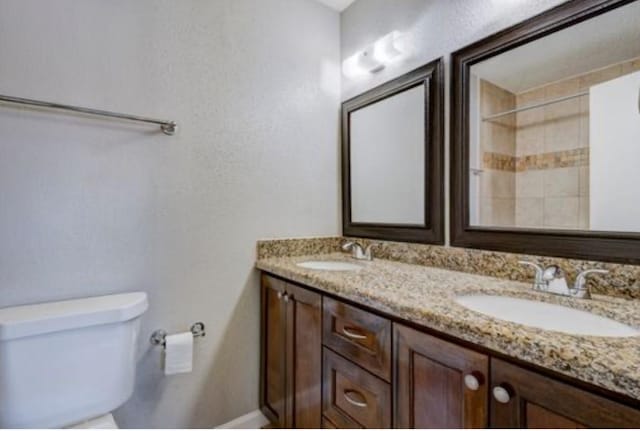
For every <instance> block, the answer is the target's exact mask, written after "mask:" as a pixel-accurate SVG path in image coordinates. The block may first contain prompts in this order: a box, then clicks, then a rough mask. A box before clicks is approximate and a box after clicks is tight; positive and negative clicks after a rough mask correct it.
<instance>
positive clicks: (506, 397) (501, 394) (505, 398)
mask: <svg viewBox="0 0 640 431" xmlns="http://www.w3.org/2000/svg"><path fill="white" fill-rule="evenodd" d="M493 398H495V399H496V401H497V402H499V403H502V404H507V403H508V402H509V401H511V395H510V394H509V391H508V390H506V389H505V388H503V387H502V386H496V387H495V388H493Z"/></svg>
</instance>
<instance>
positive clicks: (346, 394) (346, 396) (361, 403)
mask: <svg viewBox="0 0 640 431" xmlns="http://www.w3.org/2000/svg"><path fill="white" fill-rule="evenodd" d="M349 394H354V395H357V396H358V398H362V399H363V400H364V399H365V398H364V396H363V395H362V394H361V393H360V392H358V391H354V390H346V391H344V393H343V395H344V399H345V400H347V402H348V403H349V404H352V405H354V406H356V407H367V403H366V402H365V401H358V400H354V399H353V398H351V397H350V396H349Z"/></svg>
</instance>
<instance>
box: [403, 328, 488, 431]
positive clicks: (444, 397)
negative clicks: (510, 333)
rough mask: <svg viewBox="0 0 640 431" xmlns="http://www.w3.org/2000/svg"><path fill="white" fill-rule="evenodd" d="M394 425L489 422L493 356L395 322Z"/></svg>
mask: <svg viewBox="0 0 640 431" xmlns="http://www.w3.org/2000/svg"><path fill="white" fill-rule="evenodd" d="M393 340H394V345H393V354H394V358H395V366H394V384H395V389H394V428H486V427H487V425H488V421H489V418H488V416H489V415H488V386H489V385H488V380H489V357H488V356H487V355H483V354H481V353H478V352H475V351H473V350H469V349H466V348H464V347H460V346H458V345H456V344H453V343H449V342H447V341H443V340H441V339H439V338H436V337H433V336H431V335H428V334H425V333H423V332H419V331H416V330H415V329H411V328H408V327H406V326H402V325H399V324H394V325H393Z"/></svg>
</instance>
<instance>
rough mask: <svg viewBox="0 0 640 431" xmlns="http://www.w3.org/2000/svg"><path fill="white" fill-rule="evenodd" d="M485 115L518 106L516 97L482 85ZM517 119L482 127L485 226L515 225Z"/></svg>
mask: <svg viewBox="0 0 640 431" xmlns="http://www.w3.org/2000/svg"><path fill="white" fill-rule="evenodd" d="M480 101H481V103H482V106H481V109H482V112H483V113H488V112H501V111H505V110H509V109H513V108H515V106H516V96H515V95H514V94H512V93H510V92H508V91H506V90H504V89H502V88H500V87H497V86H495V85H493V84H491V83H490V82H488V81H480ZM513 117H514V116H513V115H509V116H507V117H503V118H501V119H499V120H497V121H484V122H483V123H482V125H481V138H480V143H481V148H480V154H482V159H483V160H482V161H483V167H482V168H483V172H482V174H481V177H480V199H481V201H480V220H481V223H482V224H483V225H496V226H513V224H514V222H515V202H516V195H515V185H516V178H515V164H514V163H513V162H514V160H515V159H514V157H515V151H516V129H515V118H513Z"/></svg>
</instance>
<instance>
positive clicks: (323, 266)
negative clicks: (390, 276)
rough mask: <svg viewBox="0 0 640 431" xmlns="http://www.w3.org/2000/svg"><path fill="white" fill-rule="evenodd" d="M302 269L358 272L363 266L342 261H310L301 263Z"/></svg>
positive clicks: (299, 264)
mask: <svg viewBox="0 0 640 431" xmlns="http://www.w3.org/2000/svg"><path fill="white" fill-rule="evenodd" d="M296 265H298V266H299V267H301V268H306V269H316V270H319V271H358V270H359V269H362V266H361V265H358V264H355V263H350V262H342V261H340V260H310V261H307V262H300V263H298V264H296Z"/></svg>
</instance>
